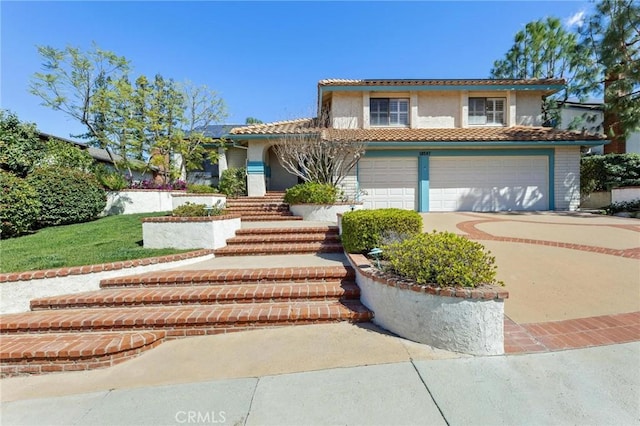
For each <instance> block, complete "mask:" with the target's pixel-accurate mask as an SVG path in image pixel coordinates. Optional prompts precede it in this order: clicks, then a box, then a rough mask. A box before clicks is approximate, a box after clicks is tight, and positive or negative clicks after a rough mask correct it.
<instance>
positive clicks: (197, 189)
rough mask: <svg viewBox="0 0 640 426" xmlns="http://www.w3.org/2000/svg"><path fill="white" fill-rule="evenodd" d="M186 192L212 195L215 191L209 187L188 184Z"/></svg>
mask: <svg viewBox="0 0 640 426" xmlns="http://www.w3.org/2000/svg"><path fill="white" fill-rule="evenodd" d="M187 192H191V193H193V194H213V193H215V192H216V189H215V188H214V187H212V186H209V185H200V184H197V183H190V184H188V185H187Z"/></svg>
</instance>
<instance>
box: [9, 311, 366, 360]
mask: <svg viewBox="0 0 640 426" xmlns="http://www.w3.org/2000/svg"><path fill="white" fill-rule="evenodd" d="M371 318H372V313H371V312H370V311H369V310H368V309H367V308H366V307H364V306H363V305H362V304H361V303H360V302H359V301H355V300H353V301H343V302H335V301H322V302H315V301H305V302H295V303H246V304H244V303H242V304H241V303H238V304H225V305H197V306H154V307H136V308H135V309H134V308H99V309H64V310H49V311H35V312H26V313H18V314H6V315H3V316H2V322H0V333H2V334H5V335H7V334H31V333H36V334H40V333H86V332H100V333H103V332H108V331H127V332H130V331H165V332H166V336H171V337H185V336H190V335H198V334H200V335H202V334H216V333H226V332H229V331H239V330H246V329H249V328H251V329H255V328H260V327H275V326H284V325H296V324H315V323H322V322H335V321H350V322H361V321H369V320H370V319H371ZM4 350H5V348H4V345H3V348H2V349H1V350H0V351H4ZM55 350H56V349H53V348H52V351H55Z"/></svg>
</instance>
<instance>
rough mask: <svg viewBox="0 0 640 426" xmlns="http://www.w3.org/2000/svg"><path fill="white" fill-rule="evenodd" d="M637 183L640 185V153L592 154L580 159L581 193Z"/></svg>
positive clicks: (608, 189)
mask: <svg viewBox="0 0 640 426" xmlns="http://www.w3.org/2000/svg"><path fill="white" fill-rule="evenodd" d="M637 185H640V154H635V153H627V154H607V155H592V156H589V157H582V159H581V160H580V192H581V193H582V194H588V193H590V192H595V191H610V190H611V188H613V187H624V186H637Z"/></svg>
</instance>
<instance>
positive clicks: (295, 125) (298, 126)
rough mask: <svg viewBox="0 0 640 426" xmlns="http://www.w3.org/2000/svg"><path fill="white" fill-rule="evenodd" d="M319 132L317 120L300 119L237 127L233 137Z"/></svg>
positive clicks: (232, 131) (232, 132)
mask: <svg viewBox="0 0 640 426" xmlns="http://www.w3.org/2000/svg"><path fill="white" fill-rule="evenodd" d="M313 129H315V130H319V128H318V127H317V120H316V119H315V118H299V119H296V120H286V121H275V122H273V123H260V124H252V125H250V126H243V127H236V128H234V129H232V130H231V131H230V132H229V134H231V135H261V134H268V135H276V134H289V133H305V132H309V131H310V130H313Z"/></svg>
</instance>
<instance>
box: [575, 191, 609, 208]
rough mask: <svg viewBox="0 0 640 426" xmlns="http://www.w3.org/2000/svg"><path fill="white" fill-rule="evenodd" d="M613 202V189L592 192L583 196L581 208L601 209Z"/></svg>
mask: <svg viewBox="0 0 640 426" xmlns="http://www.w3.org/2000/svg"><path fill="white" fill-rule="evenodd" d="M609 204H611V191H598V192H590V193H589V194H587V195H584V196H582V200H581V201H580V208H582V209H599V208H602V207H606V206H608V205H609Z"/></svg>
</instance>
